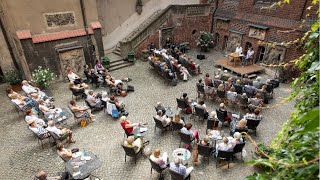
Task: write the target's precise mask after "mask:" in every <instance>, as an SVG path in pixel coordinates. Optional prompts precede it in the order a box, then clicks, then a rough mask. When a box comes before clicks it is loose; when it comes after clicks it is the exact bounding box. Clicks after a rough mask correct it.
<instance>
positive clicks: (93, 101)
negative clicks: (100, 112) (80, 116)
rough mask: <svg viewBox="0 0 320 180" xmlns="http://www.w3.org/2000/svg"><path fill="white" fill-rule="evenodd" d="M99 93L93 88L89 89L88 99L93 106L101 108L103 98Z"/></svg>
mask: <svg viewBox="0 0 320 180" xmlns="http://www.w3.org/2000/svg"><path fill="white" fill-rule="evenodd" d="M98 97H99V94H94V93H93V91H92V90H90V91H89V93H88V96H87V98H86V101H87V102H88V103H89V104H90V106H91V107H96V108H101V104H102V102H101V99H100V98H98Z"/></svg>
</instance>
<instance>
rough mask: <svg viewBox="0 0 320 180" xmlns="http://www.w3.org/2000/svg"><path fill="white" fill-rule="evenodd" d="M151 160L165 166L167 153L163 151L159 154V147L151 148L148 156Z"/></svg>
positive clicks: (166, 164)
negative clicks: (150, 153) (151, 150)
mask: <svg viewBox="0 0 320 180" xmlns="http://www.w3.org/2000/svg"><path fill="white" fill-rule="evenodd" d="M150 159H151V161H153V162H155V163H157V164H158V165H159V166H160V167H161V168H166V167H167V166H168V162H169V159H168V153H167V152H164V153H163V155H162V156H160V149H158V148H156V149H154V150H153V154H152V155H151V156H150Z"/></svg>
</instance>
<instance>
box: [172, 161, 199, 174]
mask: <svg viewBox="0 0 320 180" xmlns="http://www.w3.org/2000/svg"><path fill="white" fill-rule="evenodd" d="M170 169H171V170H172V171H174V172H176V173H178V174H180V175H183V177H184V178H186V177H188V176H189V175H190V173H191V172H192V170H193V169H194V168H193V167H188V168H187V167H186V166H184V165H182V164H181V162H180V159H178V158H175V159H174V162H171V163H170Z"/></svg>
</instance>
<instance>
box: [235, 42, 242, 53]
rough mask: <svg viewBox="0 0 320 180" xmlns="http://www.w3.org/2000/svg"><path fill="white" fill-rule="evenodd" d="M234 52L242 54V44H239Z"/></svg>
mask: <svg viewBox="0 0 320 180" xmlns="http://www.w3.org/2000/svg"><path fill="white" fill-rule="evenodd" d="M234 53H236V54H238V55H241V54H242V47H241V46H240V44H237V47H236V51H235V52H234Z"/></svg>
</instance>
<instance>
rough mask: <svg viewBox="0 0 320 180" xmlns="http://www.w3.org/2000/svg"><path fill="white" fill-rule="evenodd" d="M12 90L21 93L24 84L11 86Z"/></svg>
mask: <svg viewBox="0 0 320 180" xmlns="http://www.w3.org/2000/svg"><path fill="white" fill-rule="evenodd" d="M11 89H12V90H14V91H15V92H19V91H21V90H22V84H11Z"/></svg>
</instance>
